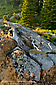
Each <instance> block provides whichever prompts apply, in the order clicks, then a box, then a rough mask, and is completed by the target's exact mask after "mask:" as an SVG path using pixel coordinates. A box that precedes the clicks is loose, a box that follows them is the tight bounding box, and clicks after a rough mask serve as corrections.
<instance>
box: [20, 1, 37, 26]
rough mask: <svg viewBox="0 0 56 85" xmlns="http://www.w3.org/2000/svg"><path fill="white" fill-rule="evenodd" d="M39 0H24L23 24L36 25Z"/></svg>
mask: <svg viewBox="0 0 56 85" xmlns="http://www.w3.org/2000/svg"><path fill="white" fill-rule="evenodd" d="M36 3H37V0H24V2H23V6H22V11H21V16H22V18H21V24H22V25H24V26H26V27H35V25H36V21H37V14H36V13H37V12H36V9H37V7H36Z"/></svg>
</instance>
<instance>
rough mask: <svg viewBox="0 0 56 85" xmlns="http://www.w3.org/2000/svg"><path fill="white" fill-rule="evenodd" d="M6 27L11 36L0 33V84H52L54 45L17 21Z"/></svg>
mask: <svg viewBox="0 0 56 85" xmlns="http://www.w3.org/2000/svg"><path fill="white" fill-rule="evenodd" d="M10 26H11V29H10V30H12V31H13V32H12V35H13V36H11V35H8V36H7V35H5V34H3V35H1V34H0V36H1V37H2V36H4V37H2V38H1V40H0V83H1V85H2V84H5V83H8V82H10V83H12V82H13V83H14V84H15V83H19V85H22V84H23V82H24V84H25V85H28V84H29V85H35V84H36V85H37V84H38V85H45V84H47V85H48V84H53V85H55V83H56V81H55V79H56V67H55V66H56V46H54V45H53V44H52V43H50V42H49V41H47V40H45V39H43V38H42V37H41V36H39V35H38V34H37V33H35V32H33V31H32V30H31V29H29V28H26V27H23V26H21V25H20V24H18V23H17V24H14V23H13V24H11V25H10ZM0 33H1V32H0ZM7 37H9V38H7ZM50 73H51V74H50ZM53 77H54V78H53ZM39 80H40V81H39ZM21 81H22V82H21ZM51 81H52V82H51Z"/></svg>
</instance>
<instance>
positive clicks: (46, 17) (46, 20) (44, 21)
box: [39, 0, 56, 30]
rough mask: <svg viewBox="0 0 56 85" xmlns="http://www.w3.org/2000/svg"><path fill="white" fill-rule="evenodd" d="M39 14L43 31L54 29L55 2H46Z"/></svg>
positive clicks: (55, 19) (55, 22) (55, 20)
mask: <svg viewBox="0 0 56 85" xmlns="http://www.w3.org/2000/svg"><path fill="white" fill-rule="evenodd" d="M45 4H46V6H44V8H42V10H41V12H40V13H41V14H40V21H39V23H40V25H41V26H42V28H45V29H52V30H54V29H56V13H55V11H56V1H55V0H48V1H47V3H45Z"/></svg>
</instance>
